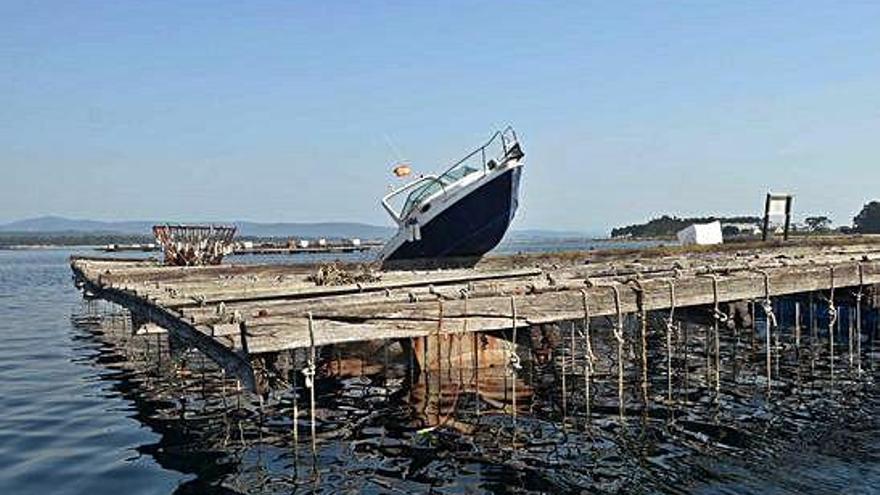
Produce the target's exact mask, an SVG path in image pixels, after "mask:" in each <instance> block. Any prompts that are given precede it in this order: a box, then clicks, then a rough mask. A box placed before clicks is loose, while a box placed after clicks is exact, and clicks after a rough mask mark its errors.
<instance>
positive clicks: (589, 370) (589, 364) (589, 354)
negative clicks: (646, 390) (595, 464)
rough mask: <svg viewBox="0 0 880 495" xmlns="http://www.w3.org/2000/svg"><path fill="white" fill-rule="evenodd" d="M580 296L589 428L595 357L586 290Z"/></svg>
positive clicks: (585, 397)
mask: <svg viewBox="0 0 880 495" xmlns="http://www.w3.org/2000/svg"><path fill="white" fill-rule="evenodd" d="M581 296H582V298H583V303H584V343H585V349H584V384H585V385H586V387H585V388H584V399H585V403H586V410H587V418H586V424H587V426H589V424H590V415H591V414H590V413H591V411H590V406H591V403H592V397H591V394H590V385H591V382H592V375H593V372H594V369H593V362H594V361H595V359H596V357H595V356H594V355H593V344H592V342H591V336H590V304H589V299H588V295H587V291H586V289H581Z"/></svg>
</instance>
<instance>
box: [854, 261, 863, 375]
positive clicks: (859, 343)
mask: <svg viewBox="0 0 880 495" xmlns="http://www.w3.org/2000/svg"><path fill="white" fill-rule="evenodd" d="M864 289H865V266H864V265H862V263H861V262H859V291H858V292H856V355H857V356H858V360H857V363H858V364H857V366H858V367H857V371H858V373H859V376H862V298H863V297H864V295H865V293H864Z"/></svg>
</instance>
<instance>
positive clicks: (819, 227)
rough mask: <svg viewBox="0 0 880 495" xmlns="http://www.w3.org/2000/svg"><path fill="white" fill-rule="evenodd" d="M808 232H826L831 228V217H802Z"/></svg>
mask: <svg viewBox="0 0 880 495" xmlns="http://www.w3.org/2000/svg"><path fill="white" fill-rule="evenodd" d="M804 223H806V224H807V228H808V229H810V232H827V231H828V230H830V229H831V219H830V218H828V217H824V216H821V217H807V218H805V219H804Z"/></svg>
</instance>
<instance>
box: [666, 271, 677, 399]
mask: <svg viewBox="0 0 880 495" xmlns="http://www.w3.org/2000/svg"><path fill="white" fill-rule="evenodd" d="M666 283H667V284H669V316H668V317H667V318H666V400H667V401H669V403H670V404H671V403H672V334H673V332H675V306H676V300H675V280H674V279H669V280H667V281H666Z"/></svg>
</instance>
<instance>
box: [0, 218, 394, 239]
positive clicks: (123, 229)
mask: <svg viewBox="0 0 880 495" xmlns="http://www.w3.org/2000/svg"><path fill="white" fill-rule="evenodd" d="M159 223H163V222H155V221H139V220H126V221H99V220H80V219H71V218H64V217H57V216H45V217H38V218H30V219H26V220H18V221H15V222H10V223H7V224H0V232H34V233H36V232H39V233H54V232H57V233H73V232H76V233H113V234H125V235H147V236H152V227H153V225H156V224H159ZM188 223H222V224H224V225H226V224H227V223H226V222H188ZM230 223H232V224H234V225H236V226H237V227H238V235H240V236H243V237H306V238H316V237H349V238H350V237H358V238H361V239H384V238H387V237H390V236H391V235H392V234H393V233H394V229H393V228H391V227H382V226H378V225H369V224H365V223H356V222H319V223H294V222H290V223H287V222H285V223H260V222H241V221H239V222H230Z"/></svg>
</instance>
